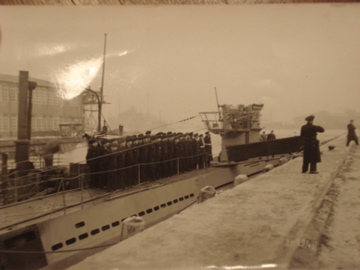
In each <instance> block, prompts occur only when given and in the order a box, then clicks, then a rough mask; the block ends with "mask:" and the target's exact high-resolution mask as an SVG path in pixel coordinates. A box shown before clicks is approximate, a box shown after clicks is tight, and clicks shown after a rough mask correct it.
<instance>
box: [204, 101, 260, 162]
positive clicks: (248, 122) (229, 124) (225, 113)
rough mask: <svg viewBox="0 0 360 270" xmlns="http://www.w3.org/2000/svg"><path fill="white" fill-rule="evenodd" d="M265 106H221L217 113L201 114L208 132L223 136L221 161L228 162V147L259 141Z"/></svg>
mask: <svg viewBox="0 0 360 270" xmlns="http://www.w3.org/2000/svg"><path fill="white" fill-rule="evenodd" d="M263 107H264V105H263V104H251V105H248V106H244V105H242V104H239V105H228V104H224V105H219V111H217V112H201V113H200V117H201V120H202V122H204V124H205V127H206V128H207V130H208V131H210V132H211V133H213V134H216V135H220V136H221V153H220V156H219V160H220V161H222V162H225V161H228V156H227V152H226V147H227V146H233V145H240V144H248V143H253V142H258V141H259V132H260V130H261V129H262V127H260V111H261V110H262V108H263Z"/></svg>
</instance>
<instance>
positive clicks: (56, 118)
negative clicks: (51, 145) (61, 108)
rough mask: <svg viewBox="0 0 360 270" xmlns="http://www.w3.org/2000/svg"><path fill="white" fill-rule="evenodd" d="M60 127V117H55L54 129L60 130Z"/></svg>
mask: <svg viewBox="0 0 360 270" xmlns="http://www.w3.org/2000/svg"><path fill="white" fill-rule="evenodd" d="M59 129H60V127H59V117H54V130H56V131H58V130H59Z"/></svg>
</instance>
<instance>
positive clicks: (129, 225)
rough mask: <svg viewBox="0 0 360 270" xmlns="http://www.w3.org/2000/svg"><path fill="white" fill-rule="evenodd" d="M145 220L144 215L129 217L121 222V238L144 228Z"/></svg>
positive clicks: (123, 238)
mask: <svg viewBox="0 0 360 270" xmlns="http://www.w3.org/2000/svg"><path fill="white" fill-rule="evenodd" d="M144 227H145V222H144V220H143V218H142V217H137V216H134V217H129V218H127V219H125V220H124V221H123V222H122V223H121V234H120V240H121V241H122V240H125V239H126V238H129V237H130V236H133V235H135V234H137V233H139V232H141V231H143V230H144Z"/></svg>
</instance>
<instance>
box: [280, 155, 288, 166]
mask: <svg viewBox="0 0 360 270" xmlns="http://www.w3.org/2000/svg"><path fill="white" fill-rule="evenodd" d="M286 162H288V159H287V158H286V157H282V158H280V159H279V165H283V164H285V163H286Z"/></svg>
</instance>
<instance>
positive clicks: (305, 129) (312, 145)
mask: <svg viewBox="0 0 360 270" xmlns="http://www.w3.org/2000/svg"><path fill="white" fill-rule="evenodd" d="M324 131H325V130H324V128H323V127H321V126H315V125H313V124H311V123H307V124H306V125H303V126H302V127H301V132H300V136H301V137H304V162H305V163H314V162H315V163H316V162H321V157H320V146H319V141H318V140H317V138H316V135H317V133H318V132H324Z"/></svg>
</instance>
